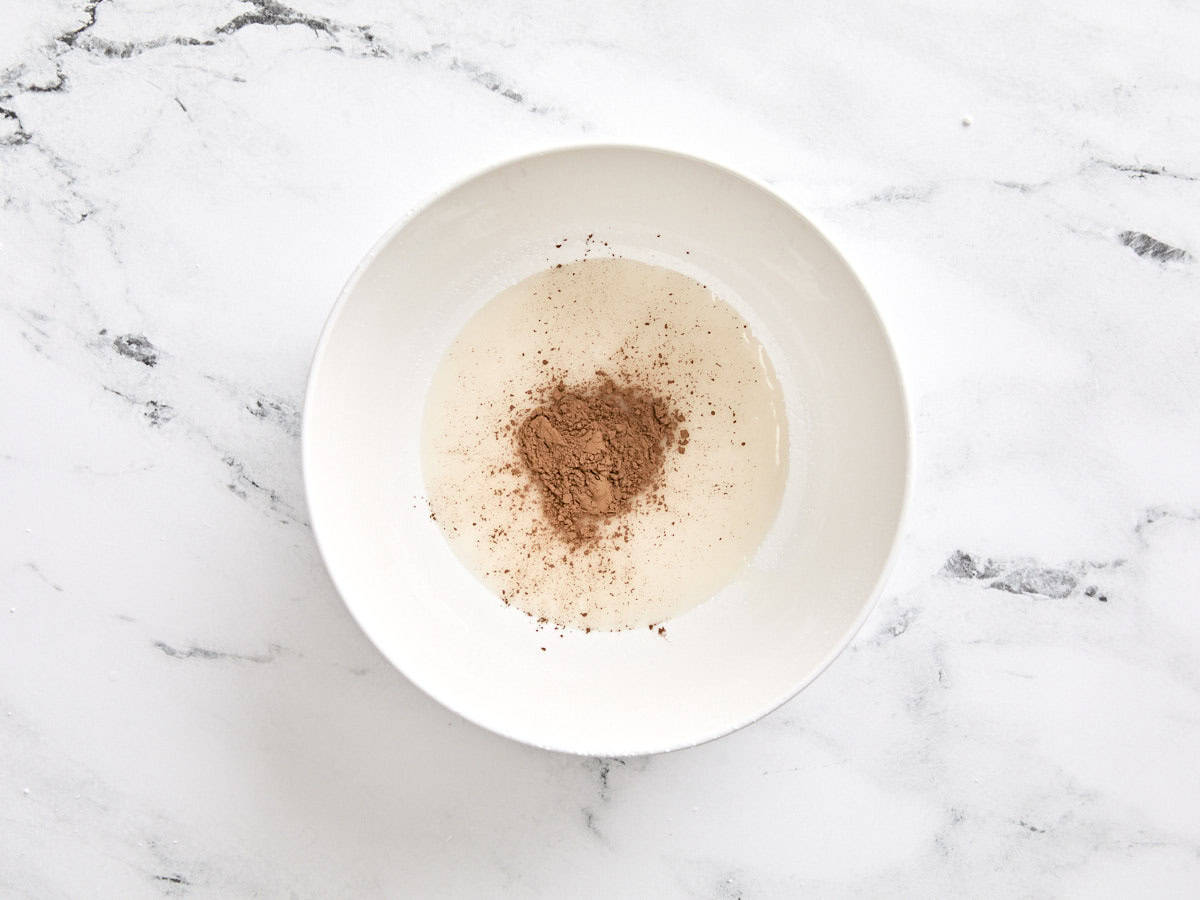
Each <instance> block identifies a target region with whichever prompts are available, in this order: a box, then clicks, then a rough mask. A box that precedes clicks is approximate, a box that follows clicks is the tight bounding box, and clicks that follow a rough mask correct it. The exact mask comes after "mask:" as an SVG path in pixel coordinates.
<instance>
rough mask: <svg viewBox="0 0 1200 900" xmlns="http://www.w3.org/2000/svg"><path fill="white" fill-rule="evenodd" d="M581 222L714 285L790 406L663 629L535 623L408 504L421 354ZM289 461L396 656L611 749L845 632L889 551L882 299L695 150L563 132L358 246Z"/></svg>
mask: <svg viewBox="0 0 1200 900" xmlns="http://www.w3.org/2000/svg"><path fill="white" fill-rule="evenodd" d="M593 232H594V233H596V234H597V236H598V237H602V238H603V239H604V240H607V241H608V242H609V245H610V247H611V248H612V249H615V250H616V251H617V252H618V253H620V254H622V255H625V256H628V257H632V258H636V259H640V260H643V261H646V262H650V263H655V264H659V265H665V266H668V267H671V268H674V269H677V270H679V271H681V272H684V273H685V274H689V275H692V276H694V277H696V278H698V279H700V280H701V281H703V282H704V283H706V284H709V285H711V286H714V287H715V288H716V289H717V291H718V293H719V294H720V295H721V296H723V297H724V298H725V299H726V300H727V301H729V302H730V303H732V304H733V305H734V306H735V307H736V308H737V309H738V310H739V311H740V312H741V314H742V315H743V316H745V317H746V319H747V320H749V322H750V324H751V327H752V328H753V329H754V332H755V334H756V335H758V337H759V338H760V339H761V340H762V341H763V343H764V344H765V345H766V347H767V349H768V352H769V353H770V355H771V359H772V361H773V362H774V365H775V369H776V371H777V374H778V376H779V378H780V382H781V384H782V387H783V392H784V397H785V402H786V406H787V415H788V423H789V429H790V438H791V441H790V443H791V448H790V460H789V464H790V469H789V474H788V481H787V487H786V490H785V494H784V498H783V502H782V504H781V508H780V512H779V514H778V516H777V518H776V520H775V522H774V524H773V526H772V528H771V530H770V532H769V534H768V535H767V537H766V539H765V540H764V542H763V544H762V546H761V547H760V548H759V552H758V553H757V555H756V556H755V557H754V559H753V560H752V561H751V562H750V563H749V564H748V565H747V567H746V568H745V570H744V571H743V572H742V573H741V574H740V576H739V577H738V578H737V579H736V580H735V581H734V582H733V583H731V584H730V585H728V586H727V587H726V588H725V589H724V590H722V591H721V592H720V593H719V594H717V595H716V596H715V597H713V598H711V599H709V600H708V601H706V602H705V603H703V604H701V605H700V606H698V607H696V608H695V609H693V610H692V611H690V612H688V613H686V614H685V615H683V616H680V617H679V618H676V619H673V620H671V621H670V622H668V638H667V639H666V640H664V639H663V638H661V637H658V636H657V635H655V634H653V633H650V632H649V631H647V630H642V629H639V630H636V631H629V632H619V633H598V632H593V633H591V634H586V635H585V634H582V633H579V632H575V631H569V632H567V633H566V636H565V637H563V638H560V637H558V636H557V635H556V634H555V633H554V632H552V631H544V630H543V631H537V630H535V628H534V627H533V626H532V624H531V621H530V620H529V619H528V618H527V617H526V616H525V615H524V614H522V613H521V612H519V611H517V610H516V609H511V608H508V607H505V606H504V605H503V604H502V603H501V602H500V601H499V600H498V599H497V598H496V597H495V596H494V595H493V594H492V593H490V592H489V591H488V590H487V589H486V588H484V587H483V585H482V584H481V583H480V582H479V581H477V580H476V579H475V578H474V577H473V576H472V575H471V573H469V572H468V571H466V570H465V569H464V567H463V566H462V565H461V564H460V562H459V561H458V559H457V558H456V557H455V556H454V555H453V554H452V552H451V550H450V548H449V546H448V545H447V543H446V541H445V540H444V539H443V537H442V534H441V531H440V530H439V526H438V525H437V524H436V523H434V522H431V521H430V519H429V515H428V510H427V508H426V506H425V503H424V501H423V496H424V485H423V482H422V474H421V463H420V431H421V416H422V410H423V404H424V400H425V392H426V387H427V386H428V384H429V383H430V378H431V376H432V374H433V371H434V369H435V367H436V366H437V364H438V361H439V359H440V357H441V356H442V353H443V352H444V351H445V349H446V348H447V346H449V344H450V342H451V340H452V339H453V338H454V337H455V335H456V334H457V333H458V331H459V329H460V328H461V327H462V326H463V324H464V323H465V322H466V321H467V319H468V318H469V317H470V316H471V314H472V313H474V312H475V310H477V309H478V308H479V307H480V306H481V305H482V304H484V303H486V302H487V301H488V300H490V299H491V298H492V297H493V296H494V295H495V294H496V293H498V292H499V291H500V290H501V289H503V288H506V287H508V286H509V285H512V284H514V283H516V282H518V281H520V280H522V279H523V278H525V277H526V276H528V275H531V274H533V273H535V272H538V271H541V270H543V269H545V268H547V266H548V265H552V264H554V263H556V262H566V261H569V260H571V259H573V258H574V257H573V254H572V252H571V251H570V250H569V249H568V248H570V247H575V246H578V245H579V243H581V242H576V241H570V242H568V243H567V244H566V245H564V247H563V248H562V249H561V250H560V251H551V252H552V253H558V254H560V255H556V256H551V257H550V258H549V259H547V256H546V253H547V248H548V247H553V246H554V243H555V242H556V241H557V240H560V239H561V238H562V237H563V236H580V237H582V236H585V235H587V234H588V233H593ZM657 235H661V237H657ZM685 250H686V251H690V252H685ZM303 455H304V479H305V487H306V490H307V495H308V505H309V510H310V514H311V518H312V525H313V530H314V532H315V534H316V537H317V541H318V544H319V545H320V548H321V552H322V554H323V556H324V558H325V563H326V565H327V566H328V568H329V573H330V575H331V576H332V578H333V581H334V583H335V584H336V585H337V588H338V590H339V591H340V592H341V595H342V597H343V598H344V600H345V602H346V605H347V606H348V607H349V609H350V612H351V613H352V614H353V616H354V618H355V619H356V620H357V621H358V623H359V625H361V626H362V628H363V630H364V631H365V632H366V633H367V635H368V636H369V637H370V639H371V640H372V641H374V643H375V645H376V646H377V647H378V648H379V650H380V651H381V652H382V653H383V654H384V656H386V657H387V658H388V659H389V660H390V661H391V662H392V663H393V665H395V666H396V667H397V668H398V669H400V671H402V672H403V673H404V674H405V675H407V676H408V677H409V678H410V679H411V680H412V681H413V682H414V683H415V684H417V685H418V686H419V687H420V688H422V689H423V690H425V691H427V692H428V693H429V694H430V695H431V696H433V697H434V698H436V699H437V700H439V701H441V702H442V703H443V704H445V705H446V706H448V707H449V708H450V709H452V710H454V711H456V712H458V713H459V714H461V715H463V716H465V717H466V718H468V719H470V720H471V721H473V722H476V723H478V724H479V725H482V726H484V727H485V728H490V729H491V730H493V731H496V732H498V733H500V734H503V735H507V736H509V737H511V738H515V739H517V740H520V741H525V742H527V743H530V744H534V745H537V746H540V747H546V748H551V749H555V750H564V751H570V752H575V753H586V754H594V755H611V756H625V755H638V754H645V753H654V752H658V751H663V750H671V749H675V748H679V747H685V746H688V745H691V744H697V743H700V742H702V741H706V740H709V739H711V738H715V737H718V736H720V735H723V734H726V733H728V732H730V731H733V730H734V729H737V728H739V727H741V726H743V725H746V724H748V723H749V722H752V721H754V720H755V719H757V718H759V717H760V716H762V715H764V714H766V713H767V712H769V711H770V710H772V709H774V708H775V707H776V706H778V705H779V704H781V703H783V702H784V701H785V700H787V699H788V698H789V697H791V696H792V695H793V694H795V693H796V692H797V691H799V690H800V689H801V688H803V687H804V686H805V685H806V684H808V683H809V682H810V681H811V680H812V679H813V678H815V677H816V676H817V675H818V674H819V673H820V672H821V670H822V669H823V668H824V667H825V666H827V665H828V664H829V663H830V661H831V660H832V659H833V658H834V657H835V656H836V655H837V654H838V653H839V652H840V651H841V650H842V648H843V647H845V646H846V644H847V643H848V642H849V640H850V638H851V637H852V636H853V634H854V632H855V631H856V630H857V629H858V627H859V625H860V624H861V623H862V621H863V620H864V619H865V618H866V616H867V614H868V612H869V611H870V609H871V607H872V605H873V603H874V599H875V597H876V595H877V593H878V592H879V590H880V589H881V586H882V580H883V578H884V576H885V573H886V571H887V569H888V566H889V562H890V559H891V556H892V553H893V549H894V546H895V543H896V538H897V532H898V529H899V526H900V521H901V518H902V514H903V507H904V503H905V497H906V493H907V484H908V467H909V438H908V419H907V413H906V407H905V401H904V392H903V388H902V385H901V379H900V373H899V369H898V367H897V365H896V359H895V355H894V353H893V351H892V347H891V345H890V343H889V341H888V338H887V335H886V333H885V331H884V328H883V325H882V324H881V323H880V320H879V316H878V315H877V314H876V311H875V308H874V306H873V305H872V304H871V300H870V298H869V297H868V296H867V293H866V291H865V290H864V288H863V286H862V284H861V283H860V282H859V280H858V279H857V278H856V277H855V275H854V273H853V272H852V271H851V269H850V267H849V265H847V263H846V261H845V260H844V259H843V258H842V257H841V256H840V255H839V254H838V252H837V251H836V250H835V249H834V248H833V246H832V245H831V244H830V243H829V241H828V240H826V239H825V237H824V236H823V235H822V234H821V233H820V232H819V231H818V230H817V229H816V228H815V227H814V226H813V225H812V224H811V223H810V222H809V221H808V220H807V219H805V218H804V217H803V216H802V215H800V214H799V213H798V212H796V210H794V209H793V208H792V207H790V206H788V205H787V204H786V203H784V202H783V201H782V200H780V199H779V198H778V197H777V196H775V195H774V194H773V193H771V192H770V191H769V190H767V189H766V188H764V187H761V186H760V185H757V184H755V183H754V182H752V181H749V180H747V179H746V178H743V177H742V176H740V175H737V174H735V173H734V172H731V171H729V170H728V169H724V168H721V167H719V166H716V165H713V164H711V163H708V162H705V161H703V160H699V159H696V158H694V157H689V156H684V155H681V154H677V153H670V152H665V151H662V150H654V149H648V148H638V147H623V146H586V147H575V148H568V149H562V150H554V151H551V152H547V153H539V154H536V155H534V156H528V157H525V158H522V159H517V160H513V161H512V162H508V163H504V164H502V165H500V166H497V167H496V168H493V169H489V170H488V171H486V172H483V173H482V174H479V175H477V176H475V177H473V178H471V179H470V180H468V181H466V182H463V183H462V184H460V185H458V186H457V187H455V188H452V189H451V190H449V191H447V192H446V193H444V194H442V195H441V196H439V197H438V198H437V199H435V200H434V201H433V202H432V203H430V204H429V205H428V206H426V207H425V208H424V209H422V210H421V211H420V212H418V213H416V214H415V215H413V216H412V217H411V218H409V219H408V220H407V221H405V222H403V223H402V224H399V225H397V226H396V227H394V228H393V229H392V230H391V231H390V232H388V233H387V234H386V235H385V236H384V237H383V239H382V240H381V241H380V242H379V243H378V244H376V246H375V247H374V248H373V249H372V250H371V251H370V253H368V254H367V256H366V258H365V259H364V260H363V262H362V263H361V264H360V265H359V267H358V269H357V271H355V273H354V275H353V276H352V277H351V278H350V280H349V282H348V283H347V285H346V287H345V289H344V290H343V291H342V295H341V297H340V298H339V299H338V301H337V304H336V306H335V307H334V309H333V313H332V314H331V315H330V318H329V322H328V324H327V325H326V326H325V331H324V334H323V335H322V337H321V341H320V344H319V345H318V347H317V352H316V358H315V360H314V362H313V368H312V374H311V376H310V380H309V385H308V394H307V397H306V400H305V404H304V437H303ZM551 642H553V646H552V647H550V649H551V650H552V651H553V652H540V648H541V647H543V646H547V645H548V644H550V643H551Z"/></svg>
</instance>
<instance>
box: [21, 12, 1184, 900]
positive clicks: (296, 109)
mask: <svg viewBox="0 0 1200 900" xmlns="http://www.w3.org/2000/svg"><path fill="white" fill-rule="evenodd" d="M738 6H741V4H718V3H711V2H703V3H674V4H643V3H636V2H624V3H616V4H611V5H606V4H552V3H541V4H538V3H526V4H517V3H511V2H510V3H501V4H488V5H487V8H486V9H481V8H478V5H477V4H470V3H438V2H433V0H416V2H411V3H407V4H403V5H401V4H396V3H389V2H384V0H346V2H332V0H305V2H304V3H303V4H302V6H300V5H298V6H297V7H296V8H291V7H287V6H284V5H282V4H280V3H276V2H274V0H255V2H253V3H247V2H234V0H190V2H183V3H176V2H175V0H100V2H97V0H88V2H86V4H85V3H84V2H82V0H55V2H44V3H26V2H24V0H3V2H0V70H2V72H3V74H2V75H0V386H2V388H3V391H2V393H0V509H2V510H3V523H4V530H3V538H4V539H3V544H2V545H0V593H2V595H3V599H2V606H0V754H2V759H3V763H2V764H0V895H4V896H9V895H12V896H18V897H23V896H29V897H38V898H43V897H58V896H72V897H74V896H79V897H82V896H112V897H135V896H154V895H157V894H170V895H186V896H195V897H239V896H264V897H288V896H295V897H333V896H341V897H344V896H390V897H398V896H412V897H441V896H448V897H465V896H499V895H508V896H522V897H525V896H528V897H535V896H543V897H565V896H583V897H603V896H645V897H650V896H653V897H676V896H679V897H693V896H694V897H715V898H734V897H746V898H750V897H789V896H797V895H798V894H806V895H815V896H833V897H838V896H879V895H890V894H895V895H906V896H954V895H967V894H973V895H983V896H1014V895H1017V896H1081V897H1082V896H1088V897H1094V896H1122V895H1124V896H1131V895H1134V894H1137V893H1141V894H1142V895H1155V896H1186V895H1189V894H1190V895H1193V896H1194V893H1195V890H1196V885H1197V884H1198V883H1200V777H1198V776H1197V772H1196V760H1197V754H1198V750H1197V748H1198V747H1200V588H1198V585H1200V402H1198V400H1197V398H1198V397H1200V261H1198V260H1197V257H1200V217H1197V214H1196V212H1197V209H1198V208H1200V68H1198V66H1197V61H1196V46H1197V41H1198V40H1200V9H1197V7H1196V6H1195V5H1189V4H1182V3H1171V2H1165V0H1148V2H1146V3H1142V4H1138V5H1136V7H1134V6H1130V5H1129V4H1122V3H1116V2H1111V0H1109V2H1101V3H1089V4H1082V3H1081V4H1076V5H1073V6H1074V8H1073V9H1067V8H1065V7H1063V6H1061V5H1057V4H1050V5H1049V7H1055V6H1058V7H1059V8H1058V10H1057V11H1056V10H1055V9H1053V8H1047V6H1046V5H1044V4H1033V3H1020V4H1016V5H1014V4H997V6H998V7H999V8H1000V11H993V12H984V11H981V10H980V9H977V8H976V7H977V4H974V3H968V2H960V3H955V4H949V5H938V4H931V3H928V2H926V0H918V2H917V3H915V4H906V5H895V4H890V3H884V2H876V3H871V4H842V3H833V2H830V3H825V4H820V5H808V6H807V7H806V8H805V9H804V10H802V11H801V10H799V9H793V8H791V7H792V5H791V4H782V3H781V4H762V5H754V4H751V6H753V7H754V8H753V9H749V10H747V9H736V10H735V8H734V7H738ZM964 117H969V118H968V121H969V124H966V123H965V121H964ZM593 139H594V140H605V139H612V140H636V141H648V142H652V143H661V144H666V145H668V146H672V147H676V148H681V149H686V150H690V151H693V152H696V153H699V154H702V155H707V156H710V157H712V158H715V159H717V160H719V161H722V162H725V163H728V164H732V165H735V166H738V167H741V168H743V169H745V170H746V171H747V172H749V173H751V174H753V175H755V176H757V177H759V178H761V179H764V180H765V181H767V182H768V183H770V184H772V185H773V186H774V187H775V188H776V189H777V190H778V191H779V192H780V193H781V194H782V195H783V196H785V197H786V198H788V199H789V200H791V201H792V202H794V203H796V204H797V205H798V206H799V207H800V208H801V209H803V210H805V211H807V212H808V213H810V214H811V215H812V216H813V218H815V219H816V221H818V222H819V223H820V224H821V225H822V226H824V227H825V228H826V229H827V230H828V231H829V233H830V234H831V235H832V236H833V238H834V239H835V241H837V242H838V244H839V245H840V246H841V247H842V248H843V249H844V251H845V252H846V254H847V255H848V256H849V258H850V259H851V261H852V262H853V263H854V264H855V265H856V267H858V269H859V270H860V272H861V273H862V274H863V277H864V279H865V280H866V281H867V283H868V286H869V287H870V288H871V289H872V291H873V293H874V294H875V296H876V298H877V302H878V303H879V305H880V308H881V311H882V313H883V314H884V317H885V319H886V321H887V323H888V325H889V326H890V328H891V329H892V332H893V334H894V337H895V340H896V342H897V345H898V348H899V352H900V354H901V361H902V364H903V368H904V370H905V373H906V376H907V378H908V381H909V386H910V392H911V400H912V405H913V410H914V418H915V424H916V451H917V454H918V462H917V467H916V483H915V493H914V501H913V505H912V511H911V518H910V521H909V523H908V526H907V529H906V534H905V537H904V545H903V551H902V553H901V557H900V561H899V564H898V567H897V569H896V571H895V574H894V576H893V578H892V579H891V583H890V585H889V587H888V589H887V591H886V593H885V595H884V597H883V599H882V601H881V602H880V605H879V607H878V609H877V610H876V612H875V614H874V615H873V616H872V618H871V619H870V621H869V622H868V623H867V625H866V627H865V629H864V630H863V632H862V633H861V634H860V635H859V636H858V638H857V639H856V640H855V641H854V643H853V645H852V646H851V648H850V649H849V650H848V651H847V652H846V653H845V654H844V655H843V656H842V657H841V658H840V659H839V660H838V661H837V662H836V663H835V664H834V665H833V666H832V668H831V669H830V670H829V671H828V672H827V673H826V674H825V675H824V676H822V677H821V678H820V679H819V680H818V681H817V682H816V683H815V684H814V685H813V686H812V687H811V688H810V689H809V690H807V691H806V692H804V693H803V694H802V695H801V696H799V697H798V698H796V699H795V700H793V701H792V702H791V703H789V704H788V705H786V706H785V707H784V708H783V709H781V710H779V711H778V712H776V713H775V714H773V715H771V716H770V717H768V718H767V719H765V720H764V721H762V722H760V723H759V724H757V725H755V726H753V727H751V728H749V729H747V730H745V731H743V732H741V733H738V734H736V735H733V736H731V737H728V738H725V739H723V740H720V741H717V742H715V743H712V744H709V745H706V746H703V747H700V748H696V749H693V750H688V751H683V752H679V753H676V754H672V755H668V756H663V757H654V758H649V759H631V760H607V759H579V758H573V757H567V756H559V755H553V754H548V753H543V752H539V751H536V750H533V749H529V748H527V747H524V746H520V745H517V744H514V743H510V742H508V741H506V740H503V739H501V738H498V737H495V736H493V735H491V734H489V733H486V732H483V731H481V730H479V729H477V728H475V727H474V726H471V725H468V724H466V723H465V722H463V721H462V720H460V719H459V718H457V717H456V716H455V715H454V714H452V713H450V712H448V711H446V710H445V709H442V708H441V707H439V706H438V705H436V704H435V703H433V702H432V701H430V700H429V699H427V698H426V697H424V696H423V695H422V694H420V693H419V692H418V691H417V690H416V689H415V688H413V687H412V686H411V685H410V684H409V683H408V682H406V681H405V679H404V678H403V677H401V676H400V675H398V674H397V673H395V672H394V671H393V670H391V669H390V668H389V666H388V665H387V664H386V663H385V662H384V661H383V660H382V659H381V657H380V656H379V655H378V654H377V653H376V652H375V651H374V650H373V648H372V647H371V646H370V644H369V643H368V642H367V640H366V639H365V638H364V637H363V635H362V634H360V633H359V631H358V630H357V629H356V627H355V626H354V624H353V623H352V622H351V620H350V618H349V617H348V615H347V613H346V612H345V610H344V609H343V607H342V605H341V603H340V601H339V600H338V598H337V596H336V595H335V593H334V591H333V589H332V587H331V586H330V584H329V582H328V580H327V578H326V576H325V574H324V572H323V570H322V567H321V564H320V561H319V559H318V557H317V554H316V551H315V548H314V546H313V541H312V537H311V534H310V532H309V529H308V527H307V523H306V521H305V511H304V502H303V497H302V492H301V487H300V479H299V465H298V440H297V430H298V415H299V404H300V400H301V394H302V390H303V385H304V379H305V375H306V371H307V366H308V362H309V358H310V354H311V352H312V349H313V346H314V343H315V341H316V338H317V334H318V331H319V329H320V326H321V324H322V321H323V319H324V317H325V315H326V313H327V311H328V309H329V307H330V304H331V302H332V300H333V297H334V295H335V293H336V292H337V290H338V288H339V286H340V285H341V283H342V281H343V279H344V278H345V277H346V275H347V274H348V272H349V271H350V269H351V268H352V267H353V266H354V265H355V263H356V262H357V260H358V258H359V256H360V255H361V253H362V252H363V251H364V249H365V248H366V247H367V246H368V245H369V244H370V243H371V242H372V241H373V240H374V239H375V237H376V236H377V235H378V234H379V233H380V232H381V231H382V230H383V229H384V228H385V227H386V226H387V225H389V224H390V223H391V222H392V221H393V220H394V219H396V218H397V217H398V216H400V215H401V214H403V213H404V212H406V211H408V210H411V209H412V208H414V206H416V205H418V204H419V203H420V202H421V201H422V200H423V199H424V198H426V197H428V196H429V195H430V194H431V193H432V192H434V191H436V190H438V189H440V188H441V187H443V186H445V185H446V184H447V183H448V182H450V181H451V180H453V179H457V178H459V177H462V176H464V175H466V174H468V173H469V172H471V171H472V170H473V169H476V168H477V167H480V166H482V165H484V164H487V163H489V162H492V161H495V160H498V159H500V158H502V157H506V156H510V155H513V154H516V153H519V152H522V151H526V150H530V149H534V148H537V147H541V146H546V145H549V144H553V143H559V142H569V141H578V140H593ZM1141 234H1144V235H1149V236H1152V238H1153V239H1154V240H1156V241H1159V242H1161V245H1158V244H1153V243H1149V242H1148V241H1149V239H1143V238H1141V237H1138V235H1141ZM1168 248H1178V250H1179V251H1181V252H1179V253H1173V252H1169V250H1168ZM152 363H153V364H152ZM963 554H968V555H969V556H970V558H969V559H968V558H967V556H964V555H963ZM989 558H990V559H991V560H993V562H990V563H989V562H988V560H989ZM947 564H949V565H948V567H947Z"/></svg>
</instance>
